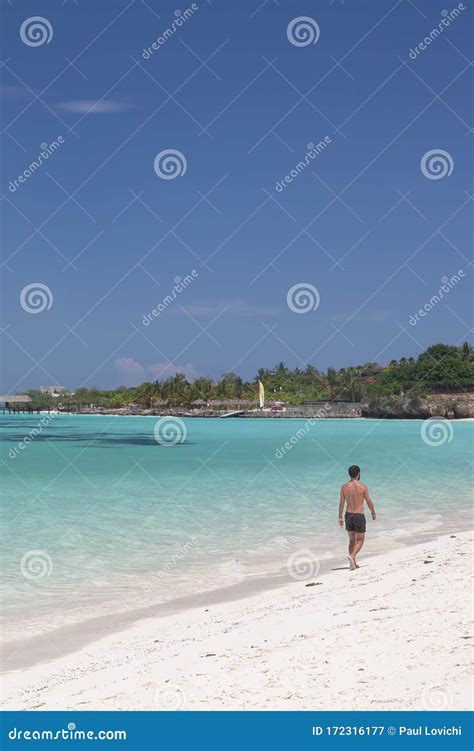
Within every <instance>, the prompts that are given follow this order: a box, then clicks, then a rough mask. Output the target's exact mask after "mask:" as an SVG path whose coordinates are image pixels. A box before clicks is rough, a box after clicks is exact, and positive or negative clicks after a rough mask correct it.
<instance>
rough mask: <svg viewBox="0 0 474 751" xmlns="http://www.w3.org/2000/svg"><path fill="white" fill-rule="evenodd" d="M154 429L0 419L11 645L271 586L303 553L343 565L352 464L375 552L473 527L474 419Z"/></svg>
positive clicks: (102, 420)
mask: <svg viewBox="0 0 474 751" xmlns="http://www.w3.org/2000/svg"><path fill="white" fill-rule="evenodd" d="M40 421H43V424H42V425H41V424H40ZM156 424H157V418H156V417H126V416H120V417H113V416H75V415H62V414H61V415H54V416H53V415H51V416H49V417H48V416H47V415H3V416H2V415H0V427H1V459H2V469H1V474H2V535H3V541H2V549H1V556H2V568H3V572H4V577H3V595H2V602H3V618H4V626H3V634H4V639H5V640H9V639H15V638H19V637H20V636H24V635H30V634H35V633H39V632H44V631H47V630H49V629H51V628H54V627H56V626H59V625H64V624H71V623H75V622H77V621H80V620H82V619H86V618H89V617H91V616H94V615H103V614H107V613H112V612H117V611H123V610H128V609H130V610H131V609H134V608H138V607H142V606H144V605H148V604H151V603H158V602H161V601H165V600H171V599H174V598H176V597H179V596H181V595H186V594H190V593H196V592H201V591H207V590H211V589H216V588H220V587H227V586H229V585H232V584H236V583H239V582H245V581H246V580H249V581H251V580H252V578H253V577H255V576H257V575H258V576H263V575H272V574H275V573H277V572H281V571H285V569H286V567H287V562H288V558H289V556H294V555H296V554H298V551H308V550H309V551H311V552H312V553H313V554H314V555H315V556H317V558H318V560H320V561H322V562H329V563H331V564H332V562H333V561H334V562H336V564H335V565H339V566H341V565H345V548H346V539H345V538H346V535H345V533H344V532H343V531H341V530H339V529H338V527H337V508H338V499H339V487H340V485H341V484H342V483H343V482H345V480H346V472H347V467H348V466H349V465H350V464H359V465H360V466H361V467H362V479H363V480H364V481H365V482H367V483H368V484H369V488H370V491H371V495H372V498H373V500H374V502H375V505H376V509H377V512H378V519H377V521H376V522H375V523H372V522H370V521H369V523H368V533H369V534H368V537H367V543H366V548H365V550H366V552H367V553H369V554H370V553H371V552H372V553H373V552H375V551H379V550H382V549H384V548H387V547H389V548H390V547H395V546H400V545H406V544H410V543H411V542H416V541H417V540H418V539H420V536H424V537H422V539H426V536H433V537H434V536H436V535H438V534H440V533H443V532H454V531H456V530H460V529H463V528H466V527H467V526H469V525H470V522H471V512H470V509H471V504H472V495H471V481H472V477H471V474H470V458H471V454H472V437H473V425H472V423H470V422H467V421H466V422H464V421H459V422H455V423H454V422H453V423H446V422H444V421H441V422H440V421H439V420H438V424H437V425H436V424H434V423H433V424H430V425H424V423H423V422H422V421H418V420H411V421H389V420H385V421H377V420H319V421H315V422H314V423H313V424H308V423H307V422H305V421H304V420H293V419H268V420H267V419H226V420H221V419H207V420H206V419H197V418H192V419H187V420H185V421H184V423H177V424H176V425H177V428H176V430H177V433H176V430H175V431H174V432H173V428H174V427H176V426H173V424H172V423H166V424H165V423H163V424H160V425H159V426H158V428H156ZM183 425H184V428H183ZM184 433H186V435H184ZM25 437H27V441H26V442H25V440H24V439H25ZM20 442H22V443H20ZM285 444H286V448H285ZM288 447H289V448H288Z"/></svg>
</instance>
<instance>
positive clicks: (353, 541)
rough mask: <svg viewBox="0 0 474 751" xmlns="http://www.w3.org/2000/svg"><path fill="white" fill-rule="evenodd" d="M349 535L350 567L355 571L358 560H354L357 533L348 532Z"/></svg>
mask: <svg viewBox="0 0 474 751" xmlns="http://www.w3.org/2000/svg"><path fill="white" fill-rule="evenodd" d="M347 534H348V535H349V555H348V558H349V567H350V569H351V571H353V570H354V569H355V567H356V562H355V560H354V547H355V544H356V533H355V532H348V533H347Z"/></svg>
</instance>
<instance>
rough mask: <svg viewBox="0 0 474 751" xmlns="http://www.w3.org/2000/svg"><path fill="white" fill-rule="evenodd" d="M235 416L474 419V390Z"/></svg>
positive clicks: (207, 413)
mask: <svg viewBox="0 0 474 751" xmlns="http://www.w3.org/2000/svg"><path fill="white" fill-rule="evenodd" d="M60 411H61V412H64V413H67V414H81V415H104V416H115V415H117V416H118V415H129V416H145V417H146V416H154V417H162V416H170V417H186V418H191V417H200V418H202V417H205V418H222V417H223V416H224V415H226V414H229V412H228V411H227V412H226V411H224V410H211V409H206V408H202V409H193V410H190V409H184V408H180V407H175V408H173V407H156V408H153V409H142V408H140V407H121V408H117V409H110V408H109V409H106V408H101V407H83V408H81V409H80V411H79V412H78V411H77V410H73V411H68V410H65V409H64V408H63V409H62V410H60ZM235 417H239V418H258V419H267V418H270V419H289V418H294V419H303V420H304V419H357V418H364V417H365V418H376V419H387V420H397V419H400V420H407V419H414V420H426V419H428V418H430V417H443V418H445V419H448V420H459V419H468V418H474V393H472V394H471V393H462V394H455V393H452V394H432V395H430V396H425V397H412V398H405V397H403V396H402V397H385V398H382V399H379V400H377V401H372V402H329V401H328V402H314V403H307V404H302V405H299V406H296V407H287V408H286V409H285V411H272V410H254V409H252V410H238V411H236V412H235Z"/></svg>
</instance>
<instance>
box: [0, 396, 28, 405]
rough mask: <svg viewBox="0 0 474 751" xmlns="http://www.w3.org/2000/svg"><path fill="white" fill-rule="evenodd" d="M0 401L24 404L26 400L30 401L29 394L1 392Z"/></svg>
mask: <svg viewBox="0 0 474 751" xmlns="http://www.w3.org/2000/svg"><path fill="white" fill-rule="evenodd" d="M0 402H4V403H5V404H6V403H8V404H26V403H27V402H31V396H28V394H18V395H9V394H3V395H2V396H0Z"/></svg>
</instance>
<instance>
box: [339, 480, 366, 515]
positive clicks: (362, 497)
mask: <svg viewBox="0 0 474 751" xmlns="http://www.w3.org/2000/svg"><path fill="white" fill-rule="evenodd" d="M341 496H344V500H345V501H346V504H347V507H346V511H347V512H351V513H353V514H363V513H364V501H367V502H368V501H369V500H370V498H369V489H368V487H367V485H365V484H364V483H363V482H361V481H360V480H349V482H346V483H344V485H343V486H342V488H341Z"/></svg>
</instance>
